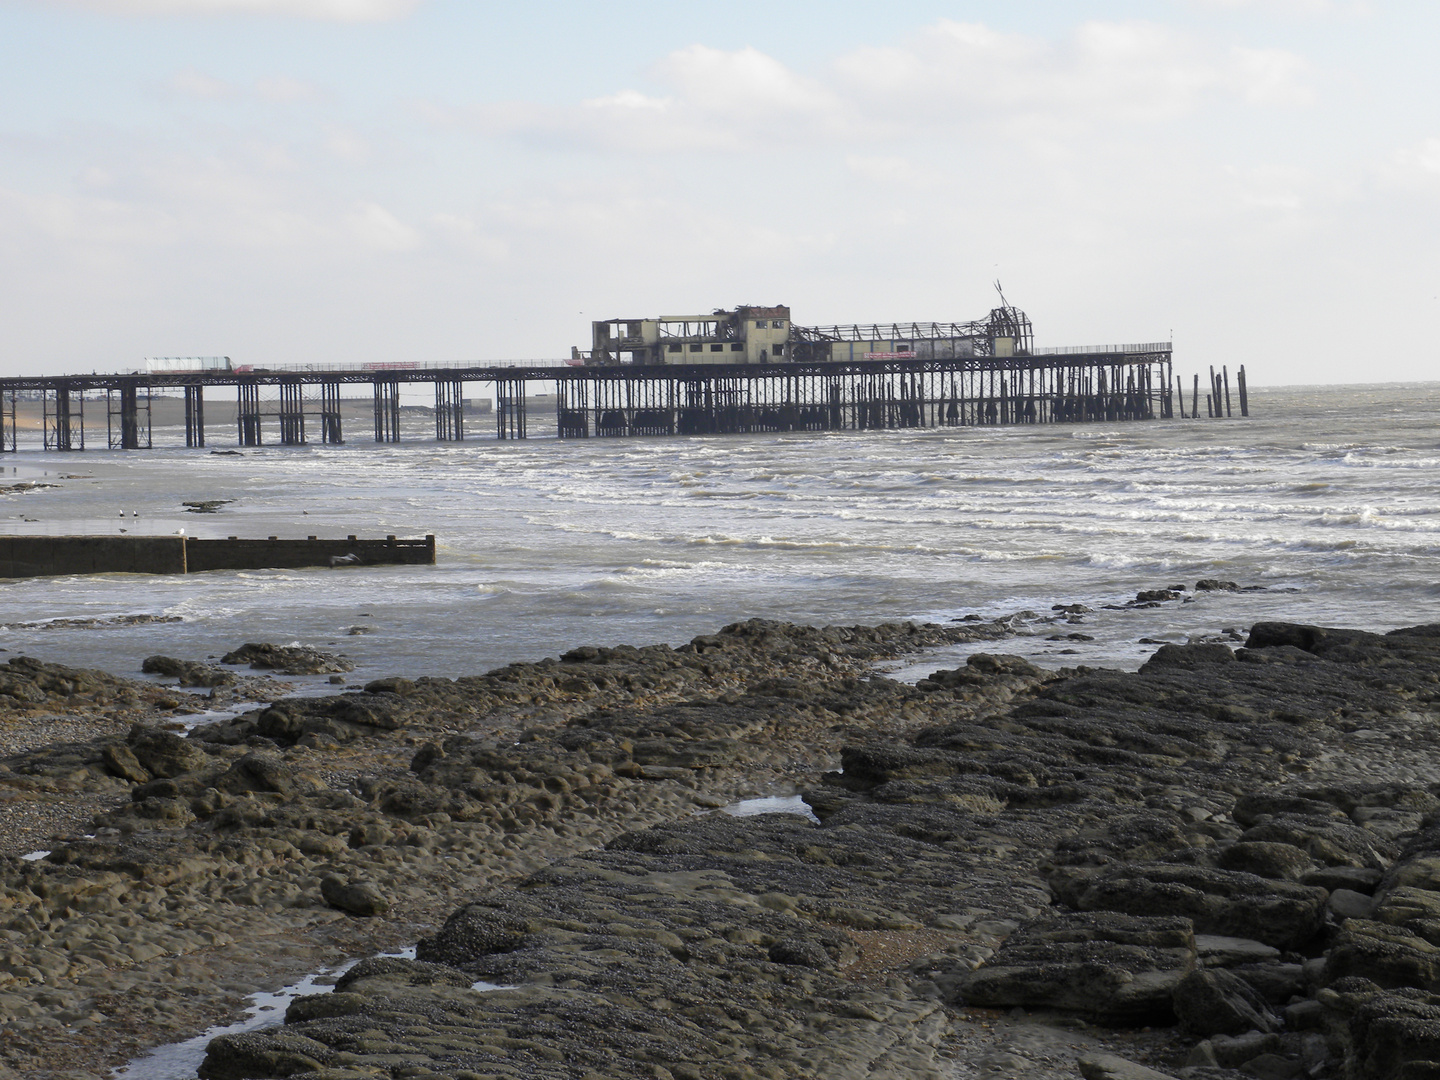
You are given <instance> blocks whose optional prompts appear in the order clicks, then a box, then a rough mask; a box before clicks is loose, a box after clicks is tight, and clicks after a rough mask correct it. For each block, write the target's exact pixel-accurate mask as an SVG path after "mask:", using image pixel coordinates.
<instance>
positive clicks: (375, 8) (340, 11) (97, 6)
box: [39, 0, 422, 22]
mask: <svg viewBox="0 0 1440 1080" xmlns="http://www.w3.org/2000/svg"><path fill="white" fill-rule="evenodd" d="M39 2H41V3H44V4H49V5H50V6H63V7H80V8H85V9H87V10H90V11H95V12H99V13H101V14H104V15H123V16H135V15H140V16H144V15H269V16H277V17H280V18H293V19H321V20H326V21H330V22H386V21H389V20H391V19H399V18H403V17H405V16H406V15H409V14H410V12H412V11H413V10H415V8H416V7H418V6H419V5H420V3H421V2H422V0H39Z"/></svg>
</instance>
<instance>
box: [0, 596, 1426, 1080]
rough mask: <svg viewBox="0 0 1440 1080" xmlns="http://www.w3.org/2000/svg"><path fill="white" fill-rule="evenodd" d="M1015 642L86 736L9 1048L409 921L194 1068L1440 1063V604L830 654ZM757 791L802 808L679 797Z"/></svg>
mask: <svg viewBox="0 0 1440 1080" xmlns="http://www.w3.org/2000/svg"><path fill="white" fill-rule="evenodd" d="M1007 632H1008V630H1007V628H1006V626H1004V625H1002V624H969V625H965V626H961V627H953V628H942V627H914V626H909V625H908V624H898V625H890V626H885V627H875V628H826V629H824V630H816V629H812V628H806V627H794V626H787V625H783V624H776V623H768V622H750V623H742V624H736V625H735V626H732V627H727V628H726V629H725V630H724V631H722V632H721V633H720V634H716V635H708V636H706V637H702V638H697V639H696V640H695V641H694V642H692V643H691V645H689V646H686V647H685V648H684V649H680V650H672V649H669V648H666V647H654V646H652V647H648V648H643V649H634V648H616V649H593V648H592V649H579V650H575V651H574V652H572V653H569V654H567V655H566V656H565V657H562V658H561V659H559V660H552V661H543V662H541V663H539V664H533V665H512V666H511V667H510V668H505V669H501V670H500V671H498V672H492V673H490V674H489V675H487V676H483V677H479V678H477V679H473V680H463V679H462V680H457V681H455V682H450V681H448V680H425V679H421V680H415V681H413V682H412V681H409V680H403V679H394V680H381V681H380V682H378V683H372V684H370V685H369V686H367V687H366V688H365V690H363V691H358V692H352V693H346V694H341V695H336V696H334V697H330V698H312V699H287V700H282V701H279V702H276V703H275V704H274V705H272V706H270V707H268V708H265V709H261V710H256V711H255V712H253V713H251V714H248V715H246V716H244V717H241V718H239V719H237V720H234V721H228V722H224V723H221V724H217V725H212V726H211V727H209V728H201V729H197V730H196V731H194V732H192V733H191V735H190V737H189V738H184V739H182V738H179V737H177V736H175V735H174V734H173V733H169V732H163V731H160V730H157V729H155V728H150V727H145V726H139V727H136V728H135V729H133V730H131V731H130V732H129V733H128V734H127V735H126V736H125V737H124V738H123V739H116V738H112V739H109V740H97V742H96V743H95V744H94V746H93V747H92V748H91V749H87V750H78V749H77V750H74V751H72V753H71V756H70V757H69V758H67V759H66V761H67V767H68V768H69V769H70V772H69V773H68V774H67V776H68V777H69V779H68V780H66V782H67V783H72V784H77V785H82V786H83V784H84V783H87V782H89V783H93V784H95V785H110V788H111V789H114V790H115V791H117V792H128V800H126V801H119V800H117V802H116V805H115V806H114V807H113V809H111V810H109V811H108V812H106V813H105V814H104V815H103V817H102V820H101V821H100V822H99V823H98V829H97V833H96V835H95V836H94V837H93V838H84V839H82V838H75V839H72V840H70V841H68V842H65V843H57V846H56V847H55V849H54V850H53V851H52V852H51V853H50V855H49V856H47V857H46V858H44V859H41V860H36V861H30V862H26V861H22V860H18V859H14V860H10V861H9V862H7V863H6V864H5V865H4V867H3V870H4V873H5V875H6V878H5V891H4V894H3V903H4V906H3V908H0V919H3V920H4V922H3V930H0V934H3V935H4V937H3V939H0V943H3V946H4V948H3V950H0V1013H3V1020H4V1022H5V1025H6V1026H5V1040H4V1043H3V1047H4V1048H3V1050H0V1055H3V1058H0V1060H3V1061H4V1062H5V1064H6V1065H7V1066H8V1067H10V1068H11V1069H12V1070H13V1071H14V1073H15V1075H24V1076H27V1077H28V1076H45V1075H52V1076H56V1077H58V1076H60V1075H62V1070H64V1069H66V1068H69V1069H71V1070H72V1071H71V1072H70V1073H68V1075H72V1076H73V1075H75V1074H74V1072H73V1060H74V1059H73V1057H72V1058H71V1059H70V1060H69V1061H67V1060H65V1058H64V1057H63V1055H62V1054H61V1053H59V1052H57V1048H62V1049H63V1048H64V1047H65V1046H66V1045H67V1042H68V1044H69V1045H71V1046H76V1045H79V1044H80V1042H83V1041H84V1039H86V1038H89V1039H91V1040H94V1039H95V1038H96V1036H104V1035H106V1034H107V1033H109V1034H111V1035H114V1034H116V1033H121V1032H123V1024H122V1019H124V1020H126V1022H133V1021H134V1020H135V1017H133V1016H131V1015H128V1014H126V1013H125V1009H124V1006H123V1004H121V1003H120V1002H119V1001H118V1000H117V998H118V997H119V996H121V995H119V994H118V993H117V988H118V987H119V986H120V984H121V983H122V981H124V980H127V979H128V980H129V986H128V994H129V995H130V996H131V997H139V998H144V997H145V996H146V995H150V996H151V999H153V1000H154V1001H164V1000H165V999H166V995H165V993H164V992H163V989H164V988H163V980H164V979H165V978H169V979H170V980H171V982H170V989H171V990H172V991H174V990H176V989H178V990H179V991H180V992H182V993H183V992H184V991H185V990H186V989H187V988H189V987H192V986H194V985H196V984H198V983H199V982H200V981H201V979H202V975H203V973H205V972H207V971H208V972H209V973H210V977H211V979H212V980H213V978H214V972H215V970H217V969H218V968H219V967H220V966H221V965H222V961H224V962H228V961H225V958H226V957H227V956H229V955H230V952H229V951H227V950H230V951H233V950H235V949H237V948H243V949H244V950H246V951H248V952H250V953H254V952H255V951H257V950H264V949H266V948H267V947H268V946H271V945H273V946H275V947H276V948H275V953H276V955H282V954H284V951H285V950H284V949H283V948H281V947H280V946H281V945H282V944H283V943H285V942H294V941H299V940H302V939H304V940H315V941H319V940H321V939H324V938H325V936H326V935H327V934H328V935H331V937H330V939H329V940H330V941H331V942H332V943H333V944H335V945H336V946H337V947H340V948H342V949H343V950H345V951H346V952H348V953H349V954H350V955H363V954H364V953H365V952H366V951H367V949H366V948H365V946H366V944H367V943H368V944H369V945H370V947H369V949H368V951H369V952H371V953H374V952H378V951H380V947H381V946H383V945H385V944H388V943H390V942H392V941H394V940H397V939H399V940H405V939H406V935H407V934H408V935H409V936H408V940H409V941H412V942H413V941H416V940H417V939H418V946H417V948H416V956H415V959H413V960H406V959H401V958H398V957H377V958H375V959H371V960H365V961H362V962H361V963H360V964H358V965H357V966H355V967H354V968H352V969H351V970H350V971H349V972H348V973H347V974H346V975H345V976H344V977H343V978H341V979H340V980H339V981H338V982H337V983H336V985H335V986H334V987H333V989H331V990H328V991H325V992H322V993H317V994H312V995H309V996H305V997H301V998H298V999H296V1000H295V1001H294V1002H293V1003H292V1004H291V1005H290V1007H289V1009H288V1012H287V1014H286V1017H285V1023H284V1024H283V1025H280V1026H276V1027H273V1028H269V1029H262V1030H259V1031H253V1032H250V1033H247V1034H244V1035H237V1036H221V1037H219V1038H217V1039H215V1040H213V1041H212V1042H211V1044H210V1046H209V1049H208V1052H207V1054H206V1057H205V1060H204V1063H203V1065H202V1066H201V1068H200V1076H202V1077H206V1078H211V1080H228V1078H232V1077H233V1078H248V1077H256V1078H259V1077H278V1076H298V1077H305V1078H307V1080H359V1078H362V1077H365V1078H374V1077H395V1078H399V1077H447V1078H454V1080H475V1078H478V1077H540V1078H556V1080H559V1078H565V1080H571V1078H574V1080H580V1078H585V1080H597V1078H607V1077H617V1078H619V1077H626V1078H628V1077H652V1078H653V1077H659V1078H667V1077H668V1078H681V1080H701V1078H704V1080H711V1078H717V1080H718V1078H724V1080H731V1078H734V1080H742V1078H752V1077H765V1078H770V1077H774V1078H782V1077H786V1078H788V1077H802V1076H813V1077H825V1078H827V1080H828V1078H848V1077H855V1078H859V1077H896V1078H900V1077H905V1078H934V1080H953V1078H958V1077H969V1076H1016V1077H1019V1076H1035V1077H1062V1076H1064V1077H1074V1076H1076V1075H1084V1076H1086V1077H1112V1078H1117V1080H1124V1078H1127V1077H1132V1078H1136V1080H1139V1078H1143V1077H1151V1078H1154V1077H1157V1076H1159V1077H1165V1076H1181V1075H1184V1076H1190V1077H1194V1078H1196V1080H1202V1078H1203V1080H1219V1078H1223V1077H1237V1078H1238V1077H1272V1076H1273V1077H1287V1078H1288V1077H1317V1078H1318V1077H1337V1078H1344V1080H1360V1078H1362V1077H1363V1078H1366V1080H1418V1078H1421V1077H1440V797H1437V794H1440V741H1437V735H1436V727H1435V723H1434V721H1435V712H1436V704H1437V698H1440V627H1415V628H1410V629H1407V630H1399V631H1395V632H1392V633H1390V634H1383V635H1377V634H1367V633H1360V632H1355V631H1344V630H1327V629H1323V628H1317V627H1307V626H1298V625H1293V624H1284V623H1266V624H1259V625H1257V626H1255V627H1253V628H1252V630H1251V632H1250V635H1249V638H1248V640H1247V641H1246V642H1245V644H1244V646H1243V647H1241V648H1238V649H1231V648H1229V647H1228V646H1225V645H1222V644H1215V643H1207V644H1201V645H1195V646H1174V645H1169V646H1163V647H1161V648H1160V649H1159V650H1158V651H1157V653H1156V654H1155V656H1154V657H1153V658H1152V659H1151V660H1150V661H1149V662H1148V663H1147V664H1146V665H1145V667H1144V668H1143V669H1142V670H1141V671H1140V672H1138V673H1133V674H1127V673H1121V672H1114V671H1107V670H1091V669H1085V668H1078V669H1067V670H1063V671H1059V672H1047V671H1042V670H1040V669H1037V668H1035V667H1034V666H1032V665H1030V664H1029V663H1027V662H1026V661H1024V660H1020V659H1018V658H1015V657H1006V656H1003V655H996V654H993V653H980V654H977V655H975V656H972V657H971V658H970V660H969V662H968V663H967V664H966V665H965V666H964V667H962V668H960V669H958V670H955V671H944V672H936V673H935V674H934V675H932V676H931V677H930V678H929V679H925V680H922V681H921V682H920V683H919V684H918V685H917V686H914V687H911V686H906V685H902V684H899V683H896V682H892V681H890V680H887V679H884V678H881V677H865V676H864V674H863V669H864V666H865V665H866V664H868V663H870V662H872V661H874V660H876V659H879V658H881V657H885V656H894V655H898V654H900V653H902V652H904V651H907V650H911V649H914V648H917V647H924V646H927V645H933V644H939V643H942V642H945V641H954V640H972V641H974V640H981V641H983V640H997V639H999V638H1001V637H1003V636H1004V635H1005V634H1006V633H1007ZM961 635H971V636H970V637H968V638H966V637H963V636H961ZM167 736H169V737H167ZM401 748H403V751H402V750H401ZM86 755H91V756H86ZM132 759H133V760H132ZM402 759H403V762H402ZM52 760H54V759H53V755H52V757H49V758H47V757H45V756H44V755H39V756H32V757H26V756H23V755H22V757H21V758H12V759H8V760H7V761H6V762H5V765H6V767H7V769H8V770H9V772H8V773H7V774H4V775H3V776H0V779H5V780H7V782H8V781H9V780H10V778H13V777H23V776H37V777H43V776H45V775H46V774H45V772H44V769H43V768H42V766H41V764H40V763H42V762H44V761H52ZM27 769H29V770H30V771H29V772H27V771H26V770H27ZM82 772H83V773H84V776H85V777H89V778H90V779H89V780H88V781H87V780H85V779H84V778H83V777H82V776H81V775H80V774H81V773H82ZM787 785H788V786H789V787H790V789H791V790H794V789H795V788H796V787H798V788H800V789H801V790H803V793H804V797H805V801H806V804H807V805H808V806H809V807H810V809H811V810H812V812H813V814H814V816H815V818H816V819H817V820H816V821H811V820H807V819H806V818H803V817H800V816H796V815H787V814H768V815H763V816H759V817H748V818H742V817H734V816H731V815H729V814H723V813H713V812H706V811H711V810H713V809H714V808H716V807H719V806H721V805H723V804H725V803H726V802H728V801H730V800H731V799H733V798H735V797H737V796H739V795H744V794H750V793H756V792H770V791H775V790H784V788H785V787H786V786H787ZM387 928H388V929H387ZM307 935H308V938H307ZM387 935H388V936H387ZM314 955H317V953H315V952H311V953H306V954H305V956H306V957H313V956H314ZM316 966H318V965H316ZM107 991H108V993H109V996H106V992H107ZM195 992H196V994H197V995H199V994H200V991H199V990H196V991H195ZM197 1000H198V998H197ZM26 1010H29V1011H28V1012H27V1011H26ZM175 1011H176V1012H179V1011H181V1010H179V1009H177V1010H175ZM160 1012H161V1013H164V1010H160ZM192 1013H193V1010H192ZM189 1020H190V1023H192V1024H193V1023H194V1022H195V1017H194V1016H193V1015H192V1016H190V1018H189ZM148 1024H149V1026H148V1027H146V1028H145V1029H144V1032H145V1034H146V1036H147V1037H149V1038H151V1039H152V1041H158V1040H154V1035H155V1034H156V1033H157V1032H158V1031H162V1030H164V1029H165V1027H166V1024H169V1025H170V1026H172V1027H175V1028H183V1022H182V1021H181V1020H179V1019H177V1017H176V1016H175V1015H173V1014H164V1015H156V1016H152V1017H150V1018H149V1020H148ZM86 1032H90V1034H89V1035H88V1036H87V1035H86Z"/></svg>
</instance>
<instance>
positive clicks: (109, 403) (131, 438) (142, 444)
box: [105, 385, 151, 450]
mask: <svg viewBox="0 0 1440 1080" xmlns="http://www.w3.org/2000/svg"><path fill="white" fill-rule="evenodd" d="M116 393H118V394H119V396H120V407H119V408H118V409H117V408H116V407H115V395H116ZM105 405H106V417H105V427H106V434H107V435H108V437H109V443H110V449H111V450H140V449H142V448H143V449H145V450H149V449H150V446H151V443H150V388H149V387H146V388H145V404H144V405H143V406H142V405H141V404H140V388H139V387H138V386H135V385H130V386H122V387H120V389H119V390H118V391H115V390H108V391H106V393H105Z"/></svg>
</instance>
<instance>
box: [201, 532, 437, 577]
mask: <svg viewBox="0 0 1440 1080" xmlns="http://www.w3.org/2000/svg"><path fill="white" fill-rule="evenodd" d="M185 550H186V559H187V562H188V570H189V572H190V573H192V574H195V573H199V572H200V571H202V570H260V569H292V568H297V567H302V566H331V565H338V566H345V565H351V566H389V565H404V566H418V565H433V564H434V562H435V537H433V536H427V537H425V538H424V539H422V540H400V539H396V538H395V537H393V536H387V537H386V538H385V539H384V540H361V539H358V538H356V537H354V536H351V537H347V538H346V539H343V540H324V539H319V538H317V537H313V536H312V537H310V538H308V539H305V540H281V539H279V538H278V537H273V536H272V537H270V538H269V539H268V540H242V539H240V538H239V537H231V538H229V539H228V540H198V539H191V540H190V541H189V542H188V543H187V544H186V549H185Z"/></svg>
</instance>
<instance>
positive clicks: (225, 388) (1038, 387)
mask: <svg viewBox="0 0 1440 1080" xmlns="http://www.w3.org/2000/svg"><path fill="white" fill-rule="evenodd" d="M1236 381H1237V384H1238V385H1237V397H1238V404H1239V409H1238V411H1239V413H1240V415H1242V416H1244V415H1248V412H1249V408H1248V397H1247V392H1246V386H1245V375H1244V368H1243V367H1242V368H1240V369H1239V371H1238V372H1237V373H1236ZM1199 384H1200V377H1199V376H1198V375H1197V376H1196V377H1195V382H1194V385H1193V387H1185V386H1184V385H1183V384H1182V383H1181V381H1180V380H1179V379H1178V378H1177V377H1176V376H1175V374H1174V371H1173V366H1172V357H1171V350H1170V343H1169V342H1151V343H1145V344H1138V345H1121V346H1108V347H1100V348H1093V349H1074V350H1053V351H1050V352H1044V351H1037V352H1036V353H1034V354H1026V355H1014V356H957V357H941V358H924V357H919V356H914V355H911V356H905V357H890V358H875V359H870V358H866V359H854V360H840V361H835V360H824V361H807V360H798V359H797V360H790V361H783V362H779V361H777V362H772V363H758V364H713V363H711V364H676V363H667V364H615V365H607V366H593V365H585V366H567V365H565V364H564V363H563V362H541V363H532V364H519V365H504V366H473V367H458V366H455V367H451V366H445V367H419V366H418V365H417V366H406V365H396V366H394V367H391V366H385V365H372V366H367V367H357V368H345V367H338V366H337V367H315V368H304V369H271V370H267V369H258V368H257V369H250V370H243V369H237V370H226V371H206V372H154V371H151V372H142V373H135V374H90V375H66V376H41V377H28V378H25V377H22V378H14V377H12V378H3V379H0V451H14V450H16V449H18V448H19V443H20V440H19V429H18V428H17V423H16V416H17V403H18V402H20V401H27V402H33V401H35V400H37V399H38V401H39V402H40V405H41V409H40V419H41V430H40V431H39V432H38V435H39V440H38V441H39V442H40V445H41V446H42V447H43V448H44V449H46V450H61V451H67V450H70V451H79V450H84V449H85V447H86V445H87V434H89V436H90V438H89V444H90V445H95V444H97V443H98V441H99V440H98V438H97V437H96V433H95V432H87V417H86V410H87V407H88V408H89V409H90V411H91V416H92V417H94V420H93V421H92V424H98V421H99V418H100V416H101V415H103V418H104V435H105V442H104V443H103V444H100V445H103V446H106V447H108V448H110V449H114V450H138V449H148V448H150V447H151V446H152V445H153V436H152V432H153V427H152V423H151V415H152V407H153V405H154V402H155V401H156V400H157V399H158V398H161V397H166V398H174V399H176V400H177V401H183V407H184V421H185V423H184V429H185V445H186V446H188V447H195V448H201V447H205V446H207V445H210V444H211V443H212V442H213V441H214V440H215V438H216V436H217V435H219V434H220V433H219V432H217V431H216V430H214V427H215V425H214V424H212V425H210V427H207V425H206V419H205V406H206V403H207V400H208V401H212V402H213V401H215V400H216V399H217V397H218V396H219V395H225V396H227V397H230V399H231V400H232V401H233V402H234V403H235V420H234V422H233V427H230V430H229V433H228V434H229V435H230V438H227V439H225V440H224V443H225V444H228V445H236V446H240V447H255V446H262V445H267V444H270V445H280V446H302V445H306V444H310V443H320V444H333V443H340V442H343V441H345V439H346V438H347V436H351V437H353V436H354V435H355V434H356V433H354V432H346V431H345V430H344V424H343V422H342V415H341V401H342V397H343V395H344V392H345V391H346V390H347V389H348V390H349V391H350V395H351V397H352V399H353V396H354V395H355V393H356V391H357V390H358V391H359V392H360V394H361V395H362V396H363V398H365V399H368V401H369V403H371V404H372V405H373V410H371V412H372V416H373V427H372V426H371V425H369V424H367V425H366V427H367V428H369V430H365V431H364V433H363V436H362V437H370V438H373V439H374V441H375V442H376V443H396V442H399V441H400V437H401V433H400V419H401V403H400V399H401V389H402V388H413V387H416V386H426V385H428V386H429V387H430V388H431V389H432V390H433V394H434V410H433V414H432V415H433V422H434V438H435V440H436V441H438V442H463V441H465V440H467V439H474V438H482V437H490V438H495V439H524V438H527V437H528V436H529V435H530V433H531V426H532V425H531V421H532V420H535V419H539V418H538V417H535V416H533V415H530V413H531V409H532V408H533V406H532V404H531V403H532V402H533V401H534V400H535V397H536V395H538V394H542V393H543V394H547V395H553V404H551V405H550V409H551V410H553V411H552V415H551V416H550V417H546V418H545V419H546V420H547V421H548V422H547V423H546V424H545V426H546V427H547V428H548V427H549V423H550V422H553V424H554V432H555V434H556V435H558V436H559V437H560V438H562V439H581V438H606V437H625V436H661V435H712V434H740V433H747V432H782V431H865V430H877V429H894V428H934V427H969V426H988V425H1011V424H1054V423H1061V424H1063V423H1085V422H1116V421H1132V420H1168V419H1173V418H1181V419H1187V418H1195V417H1197V416H1200V415H1202V413H1201V412H1200V409H1201V408H1202V404H1201V400H1200V398H1201V394H1200V385H1199ZM467 387H469V388H471V391H470V392H474V391H475V390H480V391H482V392H483V391H485V390H489V391H490V392H491V393H493V395H494V399H495V408H494V414H493V419H492V418H487V420H489V421H490V423H489V424H488V425H487V426H490V427H491V431H489V432H486V431H483V430H482V429H481V428H480V426H479V425H478V424H477V423H476V422H475V421H474V418H473V417H470V418H467V416H466V410H465V407H464V404H465V400H466V398H465V395H466V393H467ZM1187 390H1188V391H1190V393H1189V394H1188V396H1189V398H1190V400H1189V402H1188V403H1187V401H1186V397H1187V393H1186V391H1187ZM1203 407H1204V409H1205V414H1203V415H1208V416H1209V417H1211V418H1216V417H1225V416H1230V415H1233V414H1232V411H1231V388H1230V375H1229V372H1228V370H1225V369H1222V371H1221V372H1219V373H1217V372H1215V371H1214V370H1213V369H1212V371H1211V373H1210V377H1209V379H1208V380H1207V389H1206V392H1205V394H1204V406H1203ZM367 419H368V418H367ZM467 420H468V421H470V422H468V423H467ZM352 422H353V421H352Z"/></svg>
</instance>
